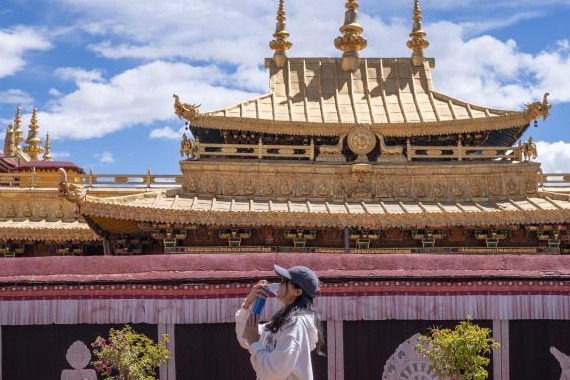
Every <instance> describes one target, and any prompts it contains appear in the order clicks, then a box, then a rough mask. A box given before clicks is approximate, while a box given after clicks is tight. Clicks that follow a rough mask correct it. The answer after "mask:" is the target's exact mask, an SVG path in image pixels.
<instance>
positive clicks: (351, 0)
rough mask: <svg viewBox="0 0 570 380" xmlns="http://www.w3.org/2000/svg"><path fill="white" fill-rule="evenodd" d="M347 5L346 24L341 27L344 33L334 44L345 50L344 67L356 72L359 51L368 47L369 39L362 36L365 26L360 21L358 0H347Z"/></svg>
mask: <svg viewBox="0 0 570 380" xmlns="http://www.w3.org/2000/svg"><path fill="white" fill-rule="evenodd" d="M345 7H346V12H345V14H344V25H343V26H342V27H341V28H340V32H341V33H342V34H343V35H342V36H340V37H337V38H336V39H335V40H334V46H335V47H336V48H337V49H339V50H342V51H343V52H344V53H343V54H342V61H341V67H342V69H343V70H344V71H350V72H354V71H356V70H357V69H358V66H359V65H360V58H359V56H358V52H359V51H360V50H362V49H364V48H365V47H366V45H367V44H368V41H367V40H366V38H364V37H362V36H361V34H362V32H363V31H364V28H363V27H362V26H361V25H360V24H359V22H358V12H357V9H358V7H359V5H358V1H357V0H347V1H346V4H345Z"/></svg>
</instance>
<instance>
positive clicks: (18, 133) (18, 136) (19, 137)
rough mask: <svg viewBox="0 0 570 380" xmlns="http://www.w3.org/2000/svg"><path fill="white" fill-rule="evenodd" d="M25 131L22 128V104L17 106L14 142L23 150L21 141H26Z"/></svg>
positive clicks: (18, 148)
mask: <svg viewBox="0 0 570 380" xmlns="http://www.w3.org/2000/svg"><path fill="white" fill-rule="evenodd" d="M23 134H24V131H23V130H22V113H21V111H20V106H18V108H16V115H15V116H14V143H15V145H16V149H17V150H21V149H22V147H21V145H20V144H21V143H22V142H23V141H24V136H23Z"/></svg>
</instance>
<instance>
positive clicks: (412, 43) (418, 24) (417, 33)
mask: <svg viewBox="0 0 570 380" xmlns="http://www.w3.org/2000/svg"><path fill="white" fill-rule="evenodd" d="M412 19H413V21H414V24H413V26H412V32H411V33H410V38H411V39H410V40H408V42H407V44H406V45H407V46H408V48H410V49H412V52H413V53H412V64H413V65H414V66H422V65H423V62H424V50H425V49H427V47H428V46H429V41H428V40H427V39H426V36H427V33H426V32H425V31H424V30H423V26H422V11H421V9H420V0H414V15H413V17H412Z"/></svg>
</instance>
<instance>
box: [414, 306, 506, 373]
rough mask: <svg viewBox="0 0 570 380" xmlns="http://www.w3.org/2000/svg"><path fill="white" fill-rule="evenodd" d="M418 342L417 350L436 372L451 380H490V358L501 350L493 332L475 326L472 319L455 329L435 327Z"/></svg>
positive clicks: (468, 318) (469, 318)
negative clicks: (488, 378) (488, 366)
mask: <svg viewBox="0 0 570 380" xmlns="http://www.w3.org/2000/svg"><path fill="white" fill-rule="evenodd" d="M419 341H420V343H419V344H418V345H417V346H416V351H418V352H419V353H421V354H422V355H423V356H425V357H426V358H428V360H429V361H430V364H431V368H432V370H433V372H434V373H435V374H436V375H437V376H439V377H440V378H450V379H463V380H485V379H487V377H488V376H489V374H488V373H487V369H486V367H487V365H488V364H489V362H490V359H489V358H488V356H489V355H490V354H491V353H492V351H493V350H494V349H497V348H499V343H497V342H496V341H495V340H494V339H493V338H492V337H491V330H490V329H488V328H483V327H480V326H478V325H476V324H474V323H473V322H472V320H471V317H470V316H468V317H467V320H466V321H461V322H459V324H458V325H457V326H455V329H453V330H451V329H441V328H437V327H435V328H432V329H430V331H429V334H428V335H420V337H419Z"/></svg>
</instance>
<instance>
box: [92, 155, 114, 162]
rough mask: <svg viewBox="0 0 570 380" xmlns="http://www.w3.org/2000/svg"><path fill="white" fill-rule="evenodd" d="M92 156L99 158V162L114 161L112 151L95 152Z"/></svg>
mask: <svg viewBox="0 0 570 380" xmlns="http://www.w3.org/2000/svg"><path fill="white" fill-rule="evenodd" d="M94 157H95V158H96V159H97V160H99V162H100V163H101V164H112V163H113V162H115V159H114V158H113V153H111V152H103V153H98V154H95V155H94Z"/></svg>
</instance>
